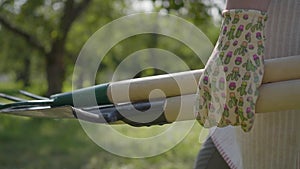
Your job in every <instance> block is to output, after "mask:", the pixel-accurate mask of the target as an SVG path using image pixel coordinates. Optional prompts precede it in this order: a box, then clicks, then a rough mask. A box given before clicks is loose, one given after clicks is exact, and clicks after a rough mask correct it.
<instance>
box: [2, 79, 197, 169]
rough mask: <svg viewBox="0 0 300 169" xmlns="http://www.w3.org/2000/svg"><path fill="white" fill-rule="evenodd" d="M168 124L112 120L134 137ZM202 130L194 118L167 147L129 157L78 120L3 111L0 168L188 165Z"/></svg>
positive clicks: (177, 168) (165, 168) (160, 168)
mask: <svg viewBox="0 0 300 169" xmlns="http://www.w3.org/2000/svg"><path fill="white" fill-rule="evenodd" d="M18 88H21V87H20V86H18V85H16V84H11V85H7V84H6V85H4V84H0V89H1V91H0V92H3V93H8V94H11V95H18V94H17V90H16V89H18ZM36 93H39V92H36ZM3 101H5V100H1V101H0V102H3ZM191 123H192V122H191ZM167 127H168V126H166V125H164V126H152V127H142V128H135V127H130V126H128V125H116V126H113V128H114V129H115V130H116V131H118V132H120V133H122V134H124V135H126V136H129V137H135V138H140V137H149V136H153V135H156V134H158V133H161V132H162V131H164V130H165V129H166V128H167ZM200 131H201V127H200V125H199V124H197V123H195V125H194V126H193V128H192V130H191V131H190V133H189V134H188V135H187V136H186V137H185V139H184V140H183V141H182V142H181V143H179V144H178V145H177V146H175V147H174V148H172V149H171V150H169V151H167V152H165V153H163V154H161V155H158V156H155V157H150V158H143V159H132V158H124V157H120V156H117V155H114V154H111V153H109V152H107V151H106V150H104V149H102V148H101V147H99V146H98V145H97V144H95V143H94V142H93V141H92V140H91V139H90V138H89V137H88V136H87V134H86V133H85V132H84V130H83V129H82V127H81V125H80V123H79V122H78V121H77V120H55V119H41V118H26V117H18V116H9V115H3V114H2V115H0V169H2V168H3V169H56V168H57V169H99V168H100V169H190V168H192V167H193V164H194V160H195V158H196V155H197V153H198V151H199V149H200V146H201V145H200V143H199V142H198V138H199V133H200ZM178 132H179V131H178ZM175 134H177V133H175ZM123 148H124V147H123ZM125 148H126V147H125ZM131 151H138V150H131Z"/></svg>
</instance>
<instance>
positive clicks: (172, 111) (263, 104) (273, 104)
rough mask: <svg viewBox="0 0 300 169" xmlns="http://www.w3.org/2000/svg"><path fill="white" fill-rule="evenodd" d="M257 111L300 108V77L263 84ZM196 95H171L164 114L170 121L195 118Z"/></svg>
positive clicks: (266, 111) (265, 111)
mask: <svg viewBox="0 0 300 169" xmlns="http://www.w3.org/2000/svg"><path fill="white" fill-rule="evenodd" d="M259 91H260V96H259V98H258V101H257V104H256V113H268V112H278V111H286V110H300V79H298V80H289V81H283V82H274V83H269V84H263V85H262V86H261V87H260V89H259ZM195 101H196V95H195V94H191V95H184V96H177V97H171V98H168V99H167V100H166V103H165V108H164V115H165V118H166V120H167V121H168V122H174V121H184V120H193V119H195V115H194V112H195V111H194V108H195Z"/></svg>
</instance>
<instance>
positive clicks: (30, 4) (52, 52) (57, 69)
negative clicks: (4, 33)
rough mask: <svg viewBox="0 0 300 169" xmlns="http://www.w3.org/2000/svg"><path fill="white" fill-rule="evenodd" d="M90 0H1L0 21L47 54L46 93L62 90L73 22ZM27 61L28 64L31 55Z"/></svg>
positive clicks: (43, 54) (34, 47) (45, 56)
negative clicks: (65, 59) (68, 40)
mask: <svg viewBox="0 0 300 169" xmlns="http://www.w3.org/2000/svg"><path fill="white" fill-rule="evenodd" d="M90 1H91V0H82V1H74V0H66V1H51V0H45V1H44V0H37V1H26V0H16V1H2V3H1V4H0V5H1V9H2V10H1V14H0V23H1V25H2V26H3V27H4V28H6V29H8V30H10V31H11V32H13V33H14V35H15V36H18V37H20V38H23V39H24V40H25V41H26V42H27V44H28V45H29V46H30V48H32V49H35V50H37V51H38V52H39V54H40V55H41V56H43V57H44V59H45V62H46V74H47V82H48V91H47V95H50V94H53V93H57V92H61V89H62V85H63V81H64V77H65V76H64V75H65V71H66V70H65V64H64V57H65V55H66V50H65V44H66V39H67V36H68V33H69V31H70V28H71V26H72V24H73V22H74V21H75V20H76V19H77V18H78V17H79V16H80V14H81V13H82V12H83V11H84V10H85V9H86V8H87V6H88V4H89V3H90ZM39 31H40V32H39ZM24 62H25V64H26V62H27V65H28V64H29V63H28V58H27V59H25V60H24ZM26 70H28V67H27V66H25V69H24V73H27V71H26ZM21 77H24V80H26V81H28V77H26V76H24V75H23V76H21ZM26 83H28V82H26Z"/></svg>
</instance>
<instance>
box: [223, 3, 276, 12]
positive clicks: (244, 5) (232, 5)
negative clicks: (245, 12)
mask: <svg viewBox="0 0 300 169" xmlns="http://www.w3.org/2000/svg"><path fill="white" fill-rule="evenodd" d="M270 1H271V0H227V1H226V7H225V9H227V10H230V9H255V10H259V11H267V9H268V7H269V3H270Z"/></svg>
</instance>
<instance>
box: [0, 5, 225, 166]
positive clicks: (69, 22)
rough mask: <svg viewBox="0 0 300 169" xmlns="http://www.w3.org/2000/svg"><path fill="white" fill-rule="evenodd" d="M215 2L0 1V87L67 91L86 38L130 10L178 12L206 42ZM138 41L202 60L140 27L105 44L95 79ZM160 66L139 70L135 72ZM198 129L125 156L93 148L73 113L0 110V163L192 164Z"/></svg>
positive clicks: (215, 28)
mask: <svg viewBox="0 0 300 169" xmlns="http://www.w3.org/2000/svg"><path fill="white" fill-rule="evenodd" d="M223 8H224V1H211V0H186V1H182V0H175V1H171V0H170V1H169V0H145V1H140V0H31V1H29V0H14V1H13V0H0V44H1V45H0V92H1V93H7V94H11V95H16V94H17V92H18V90H20V89H23V90H27V91H30V92H33V93H36V94H39V95H43V96H49V95H51V94H54V93H59V92H66V91H71V90H72V73H73V68H74V64H75V62H76V58H77V56H78V54H79V51H80V49H81V48H82V46H83V45H84V43H85V42H86V41H87V40H88V38H89V37H90V36H91V35H92V34H93V33H94V32H95V31H97V30H98V29H99V28H101V27H102V26H104V25H105V24H107V23H109V22H111V21H113V20H115V19H117V18H120V17H122V16H125V15H130V14H134V13H138V12H159V13H161V14H162V15H163V14H172V15H176V16H179V17H182V18H184V19H186V20H187V21H189V22H191V23H193V24H194V25H196V26H197V27H198V28H200V29H201V30H202V31H203V32H204V33H205V34H206V35H207V36H208V37H209V38H210V40H211V41H212V42H213V43H214V42H215V41H216V38H217V37H218V32H219V24H220V18H221V17H220V11H221V10H222V9H223ZM141 24H142V23H141ZM166 29H168V28H166ZM103 43H105V42H103ZM146 48H160V49H164V50H167V51H169V52H172V53H174V54H175V55H177V56H179V57H180V58H181V59H182V60H184V62H185V63H186V64H187V65H188V66H189V68H190V69H200V68H203V66H204V65H203V63H201V61H200V60H199V58H198V57H197V56H196V55H195V53H193V51H192V50H191V49H189V48H188V47H187V46H186V45H184V44H182V43H181V42H179V41H177V40H175V39H172V38H169V37H165V36H162V35H155V34H144V35H138V36H133V37H130V38H128V39H126V40H124V41H121V42H120V43H118V44H117V45H115V46H114V47H113V48H112V49H111V50H110V51H109V53H108V54H107V55H106V56H105V58H104V60H103V62H102V64H101V65H100V66H99V71H98V74H97V78H96V79H95V84H100V83H105V82H109V81H110V80H111V79H110V77H111V75H112V73H113V72H114V70H115V68H116V67H117V66H118V64H119V63H120V62H121V61H122V60H124V59H125V58H126V57H127V56H129V55H130V54H132V53H134V52H135V51H138V50H142V49H146ZM175 66H176V65H175ZM162 73H164V72H162V71H160V70H156V69H147V70H144V71H141V72H139V73H138V74H137V75H136V76H135V77H136V78H138V77H144V76H151V75H158V74H162ZM77 80H78V82H77V84H82V87H85V82H84V81H80V78H79V79H77ZM3 101H4V100H0V102H3ZM162 128H164V126H153V127H150V128H146V127H143V128H133V127H129V126H127V125H124V126H119V127H118V129H117V130H119V131H120V132H123V133H127V134H129V135H130V134H131V133H135V134H137V135H140V136H141V137H143V136H145V135H148V134H149V133H157V132H159V131H160V130H162ZM200 128H201V127H200V126H199V125H198V124H197V125H195V126H194V127H193V129H192V131H191V132H190V134H189V135H188V136H187V137H186V138H185V139H184V140H183V142H182V143H180V144H179V145H178V146H176V147H175V148H174V149H172V150H170V151H168V152H167V153H164V154H162V155H160V156H157V157H152V158H146V159H129V158H122V157H118V156H116V155H113V154H110V153H109V152H106V151H104V150H103V149H101V148H100V147H98V146H97V145H96V144H94V143H93V142H92V141H91V140H90V139H89V138H88V137H87V136H86V134H85V133H84V131H83V130H82V128H81V126H80V124H79V123H78V122H77V121H76V120H52V119H31V118H23V117H12V116H7V115H1V116H0V168H22V169H31V168H45V169H47V168H49V169H50V168H66V169H68V168H82V169H85V168H86V169H90V168H105V169H106V168H112V169H114V168H118V169H119V168H121V169H135V168H139V169H140V168H145V169H146V168H147V169H149V168H153V169H154V168H155V169H156V168H165V169H168V168H170V169H171V168H172V169H173V168H180V169H184V168H192V166H193V163H194V159H195V157H196V155H197V152H198V150H199V149H200V147H201V144H200V143H199V141H198V137H199V130H200ZM103 137H105V134H104V135H103Z"/></svg>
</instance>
